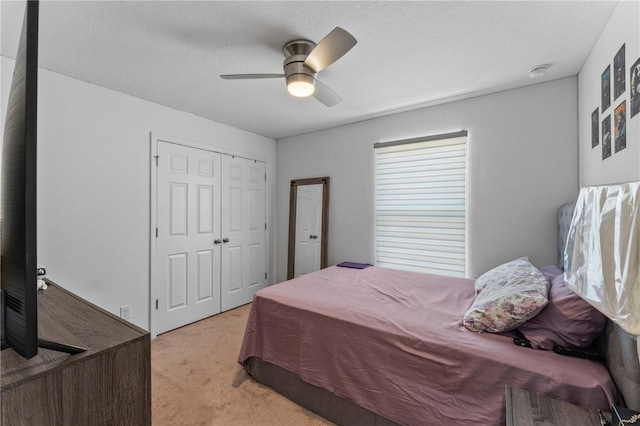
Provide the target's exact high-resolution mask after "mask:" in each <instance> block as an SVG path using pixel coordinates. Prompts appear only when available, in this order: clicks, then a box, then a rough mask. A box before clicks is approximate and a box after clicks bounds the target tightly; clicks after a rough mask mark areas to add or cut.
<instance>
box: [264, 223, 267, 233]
mask: <svg viewBox="0 0 640 426" xmlns="http://www.w3.org/2000/svg"><path fill="white" fill-rule="evenodd" d="M264 230H265V231H266V230H267V222H265V223H264Z"/></svg>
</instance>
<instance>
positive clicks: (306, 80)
mask: <svg viewBox="0 0 640 426" xmlns="http://www.w3.org/2000/svg"><path fill="white" fill-rule="evenodd" d="M315 81H316V80H315V78H313V77H312V76H310V75H305V74H295V75H291V76H289V77H287V90H288V91H289V93H290V94H291V95H293V96H295V97H298V98H306V97H307V96H311V95H313V92H314V91H315V89H316V88H315Z"/></svg>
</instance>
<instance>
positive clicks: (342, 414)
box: [244, 204, 640, 426]
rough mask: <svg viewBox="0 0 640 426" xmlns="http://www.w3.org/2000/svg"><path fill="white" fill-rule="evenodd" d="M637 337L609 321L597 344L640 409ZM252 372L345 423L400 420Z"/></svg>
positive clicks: (273, 371)
mask: <svg viewBox="0 0 640 426" xmlns="http://www.w3.org/2000/svg"><path fill="white" fill-rule="evenodd" d="M574 207H575V204H565V205H563V206H562V207H560V209H559V210H558V259H559V260H558V262H559V263H558V264H560V265H561V264H563V261H562V259H563V257H564V256H563V252H564V246H565V242H566V236H567V233H568V230H569V225H570V223H571V217H572V216H573V209H574ZM636 339H637V337H635V336H632V335H630V334H629V333H627V332H626V331H624V330H623V329H622V328H620V327H619V326H618V325H616V324H615V323H614V322H613V321H608V323H607V327H606V330H605V332H604V333H603V335H602V336H601V337H600V338H599V339H598V340H597V342H596V343H595V345H596V346H597V347H598V348H599V349H600V351H601V352H602V353H604V354H605V356H606V364H607V368H608V369H609V372H610V373H611V376H612V377H613V380H614V382H615V383H616V386H617V387H618V391H619V396H620V398H621V401H620V403H621V404H624V405H626V406H627V407H629V408H631V409H634V410H637V411H640V360H639V358H638V345H637V341H636ZM244 368H245V370H246V371H247V373H248V374H249V375H251V376H252V377H253V378H255V379H256V380H257V381H259V382H261V383H263V384H265V385H267V386H269V387H271V388H272V389H274V390H275V391H277V392H278V393H280V394H282V395H284V396H286V397H287V398H289V399H290V400H292V401H293V402H295V403H296V404H298V405H301V406H303V407H305V408H307V409H309V410H311V411H313V412H315V413H317V414H319V415H321V416H322V417H325V418H327V419H329V420H331V421H333V422H335V423H338V424H342V425H367V426H391V425H397V423H395V422H393V421H391V420H389V419H387V418H384V417H382V416H380V415H378V414H376V413H373V412H371V411H369V410H367V409H365V408H362V407H360V406H359V405H357V404H355V403H354V402H352V401H350V400H348V399H345V398H341V397H339V396H337V395H335V394H333V393H331V392H328V391H325V390H324V389H321V388H318V387H316V386H313V385H310V384H308V383H305V382H303V381H302V380H301V379H300V378H299V377H298V376H297V375H296V374H295V373H292V372H290V371H288V370H285V369H282V368H280V367H278V366H276V365H274V364H270V363H267V362H264V361H262V360H261V359H259V358H255V357H254V358H251V359H249V360H248V361H247V362H246V364H245V365H244Z"/></svg>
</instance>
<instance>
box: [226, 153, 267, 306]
mask: <svg viewBox="0 0 640 426" xmlns="http://www.w3.org/2000/svg"><path fill="white" fill-rule="evenodd" d="M222 187H223V192H222V237H223V240H222V241H223V244H222V264H221V268H222V281H221V286H222V310H223V311H226V310H228V309H232V308H235V307H237V306H240V305H244V304H246V303H249V302H251V301H252V300H253V295H254V294H255V292H256V291H258V290H259V289H261V288H263V287H265V286H266V284H267V264H266V253H267V251H266V229H265V228H266V200H265V164H264V163H263V162H261V161H254V160H248V159H245V158H240V157H234V156H231V155H222Z"/></svg>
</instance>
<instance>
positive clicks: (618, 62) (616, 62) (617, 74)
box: [613, 44, 626, 100]
mask: <svg viewBox="0 0 640 426" xmlns="http://www.w3.org/2000/svg"><path fill="white" fill-rule="evenodd" d="M625 68H626V67H625V65H624V44H623V45H622V47H621V48H620V50H618V53H616V56H615V57H614V58H613V99H614V100H615V99H618V97H619V96H620V95H622V94H623V93H624V89H625V88H626V79H625V74H626V72H625V71H626V69H625Z"/></svg>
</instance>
